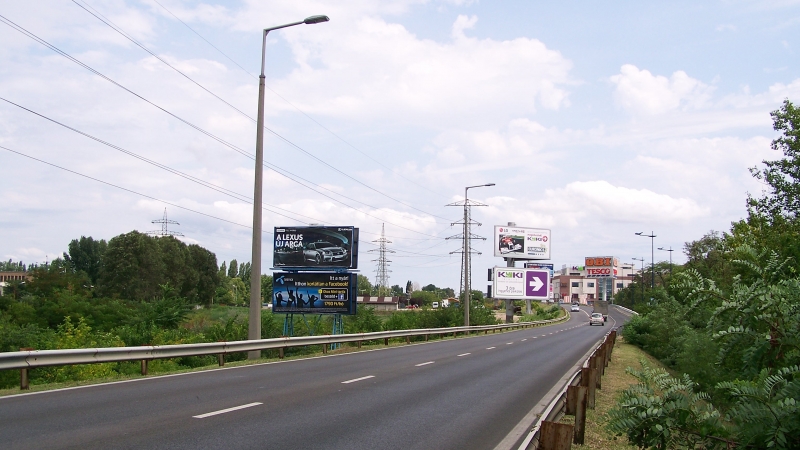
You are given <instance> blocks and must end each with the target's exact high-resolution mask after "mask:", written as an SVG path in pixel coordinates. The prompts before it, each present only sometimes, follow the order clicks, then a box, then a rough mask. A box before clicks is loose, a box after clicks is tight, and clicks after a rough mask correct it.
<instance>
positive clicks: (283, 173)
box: [0, 15, 441, 239]
mask: <svg viewBox="0 0 800 450" xmlns="http://www.w3.org/2000/svg"><path fill="white" fill-rule="evenodd" d="M0 22H3V23H5V24H6V25H8V26H10V27H12V28H14V29H15V30H17V31H19V32H20V33H22V34H24V35H26V36H28V37H29V38H31V39H33V40H35V41H37V42H39V43H40V44H42V45H44V46H46V47H48V48H49V49H51V50H53V51H54V52H56V53H58V54H60V55H62V56H64V57H65V58H67V59H69V60H70V61H72V62H74V63H76V64H78V65H80V66H81V67H83V68H85V69H86V70H89V71H90V72H92V73H94V74H95V75H97V76H99V77H101V78H103V79H105V80H107V81H108V82H110V83H112V84H114V85H115V86H117V87H119V88H121V89H123V90H125V91H126V92H128V93H130V94H132V95H134V96H135V97H137V98H139V99H141V100H142V101H144V102H146V103H148V104H150V105H152V106H153V107H155V108H157V109H159V110H161V111H163V112H164V113H166V114H168V115H170V116H171V117H174V118H175V119H178V120H179V121H181V122H183V123H185V124H186V125H188V126H190V127H192V128H194V129H195V130H198V131H200V132H201V133H203V134H205V135H207V136H209V137H211V138H212V139H214V140H216V141H217V142H219V143H221V144H223V145H225V146H226V147H228V148H230V149H232V150H234V151H236V152H237V153H239V154H241V155H244V156H245V157H247V158H249V159H251V160H252V159H255V158H254V157H253V156H252V155H250V154H249V153H247V152H246V151H244V150H242V149H241V148H239V147H237V146H235V145H234V144H231V143H229V142H227V141H225V140H224V139H222V138H220V137H218V136H216V135H214V134H213V133H210V132H208V131H206V130H204V129H203V128H201V127H199V126H197V125H195V124H193V123H191V122H189V121H187V120H185V119H183V118H181V117H180V116H177V115H176V114H173V113H172V112H170V111H168V110H167V109H165V108H162V107H161V106H159V105H157V104H155V103H153V102H151V101H150V100H148V99H146V98H144V97H143V96H141V95H139V94H137V93H136V92H134V91H131V90H130V89H128V88H126V87H125V86H123V85H121V84H119V83H118V82H116V81H114V80H113V79H111V78H109V77H107V76H106V75H104V74H102V73H101V72H99V71H97V70H95V69H94V68H92V67H91V66H89V65H87V64H85V63H83V62H82V61H80V60H78V59H76V58H74V57H72V56H71V55H69V54H68V53H66V52H64V51H62V50H61V49H59V48H58V47H56V46H54V45H52V44H50V43H49V42H47V41H45V40H44V39H41V38H39V37H38V36H36V35H35V34H33V33H32V32H30V31H28V30H26V29H25V28H23V27H21V26H20V25H18V24H16V23H14V22H13V21H11V20H10V19H8V18H6V17H4V16H2V15H0ZM3 100H5V99H3ZM6 101H8V100H6ZM8 102H9V103H11V104H13V105H15V106H17V107H20V108H22V109H25V110H26V111H29V112H31V113H33V114H36V115H38V116H40V117H42V118H45V119H47V120H50V121H52V122H54V123H57V124H59V125H61V126H64V127H65V128H68V129H70V130H72V131H75V132H77V133H80V134H83V135H85V136H87V137H90V138H92V139H94V140H96V141H98V142H102V143H104V144H107V145H110V144H108V143H106V142H105V141H102V140H100V139H98V138H95V137H93V136H90V135H88V134H86V133H83V132H81V131H79V130H76V129H73V128H71V127H68V126H66V125H64V124H62V123H60V122H58V121H55V120H53V119H50V118H49V117H46V116H44V115H42V114H39V113H36V112H34V111H31V110H29V109H27V108H25V107H22V106H20V105H17V104H16V103H13V102H10V101H8ZM110 146H112V148H116V149H117V150H120V151H123V152H127V151H126V150H124V149H121V148H119V147H116V146H113V145H110ZM134 155H135V154H134ZM132 156H133V155H132ZM135 157H138V158H139V159H142V158H141V157H139V156H138V155H136V156H135ZM145 159H146V158H145ZM264 165H265V166H266V167H269V168H271V169H273V170H274V171H275V172H276V173H278V174H279V175H281V176H283V177H285V178H287V179H289V180H291V181H293V182H295V183H297V184H299V185H301V186H303V187H305V188H307V189H310V190H312V191H314V192H316V193H318V194H320V195H322V196H324V197H326V198H328V199H330V200H333V201H335V202H337V203H340V204H341V205H343V206H345V207H347V208H350V209H353V210H355V211H358V212H360V213H362V214H365V215H367V216H370V217H373V218H375V219H377V220H381V221H385V220H384V219H382V218H380V217H376V216H373V215H371V214H369V213H366V212H363V211H361V210H359V209H357V208H354V207H353V206H351V205H348V204H346V203H344V202H342V201H340V200H338V199H336V198H333V197H331V196H329V195H326V194H324V193H322V192H320V191H318V190H316V189H314V188H312V187H310V186H308V185H307V184H304V183H301V182H299V181H298V180H297V179H300V180H303V181H305V182H306V183H309V184H311V185H313V186H316V187H318V188H320V189H324V190H326V191H329V192H331V193H334V194H336V195H339V196H341V197H344V198H346V199H348V200H351V201H354V202H356V203H360V204H362V205H364V206H367V207H369V208H372V209H375V210H379V209H380V208H377V207H375V206H372V205H370V204H367V203H364V202H362V201H360V200H356V199H354V198H351V197H348V196H346V195H343V194H339V193H336V192H334V191H332V190H331V189H328V188H326V187H324V186H321V185H318V184H316V183H314V182H312V181H310V180H307V179H305V178H303V177H301V176H299V175H296V174H294V173H292V172H290V171H288V170H286V169H283V168H282V167H279V166H276V165H274V164H271V163H267V162H264ZM287 174H288V175H287ZM181 176H184V177H191V176H190V175H186V174H184V175H181ZM292 177H295V178H297V179H295V178H292ZM201 181H202V180H201ZM204 183H205V182H204ZM217 187H219V186H217ZM219 189H223V190H227V189H225V188H222V187H219ZM215 190H216V189H215ZM228 192H232V193H233V191H228ZM233 194H236V195H240V196H241V195H242V194H238V193H233ZM226 195H230V194H226ZM245 198H246V199H247V200H248V201H250V202H252V197H245ZM240 200H241V199H240ZM270 206H272V207H274V208H278V209H282V210H284V211H287V212H290V213H291V214H295V215H297V216H301V217H306V218H309V219H312V220H314V221H316V222H321V223H328V222H326V221H324V220H322V219H316V218H313V217H309V216H305V215H302V214H299V213H295V212H292V211H289V210H286V209H284V208H280V207H277V206H274V205H270ZM268 211H270V210H268ZM270 212H274V213H276V214H279V215H281V216H284V217H287V218H289V219H292V220H297V219H295V218H292V217H289V216H285V215H283V214H280V213H277V212H275V211H270ZM392 213H394V214H402V213H401V212H394V211H392ZM299 222H302V221H299ZM386 223H390V224H391V225H394V226H397V227H399V228H403V229H406V230H409V231H412V232H415V233H419V234H423V235H424V236H431V235H427V234H425V233H420V232H417V231H415V230H411V229H409V228H406V227H403V226H400V225H397V224H394V223H392V222H388V221H387V222H386ZM366 233H369V232H366ZM374 234H376V235H377V233H374ZM431 237H433V238H436V239H441V238H439V237H438V236H431ZM407 239H408V238H407Z"/></svg>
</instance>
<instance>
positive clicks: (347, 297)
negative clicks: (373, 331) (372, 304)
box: [272, 272, 357, 315]
mask: <svg viewBox="0 0 800 450" xmlns="http://www.w3.org/2000/svg"><path fill="white" fill-rule="evenodd" d="M356 284H357V274H355V273H345V272H338V273H337V272H305V273H295V272H292V273H289V272H276V273H274V274H273V282H272V312H274V313H285V314H294V313H298V314H300V313H305V314H348V315H353V314H355V313H356Z"/></svg>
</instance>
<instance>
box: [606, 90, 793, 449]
mask: <svg viewBox="0 0 800 450" xmlns="http://www.w3.org/2000/svg"><path fill="white" fill-rule="evenodd" d="M771 115H772V119H773V127H774V129H775V130H776V131H778V132H779V133H780V137H778V138H777V139H775V140H774V141H772V148H773V149H774V150H776V151H779V152H781V153H782V155H783V157H782V158H781V159H778V160H774V161H764V162H763V163H764V168H762V169H757V168H752V169H750V171H751V173H752V175H753V176H754V177H755V178H756V179H758V180H760V181H762V182H763V183H764V184H765V185H766V186H767V190H766V191H765V192H764V193H763V195H762V196H760V197H752V196H748V198H747V200H746V205H747V217H746V218H744V219H742V220H739V221H736V222H734V223H732V224H731V228H730V230H728V231H725V232H716V231H711V232H709V233H707V234H706V235H705V236H703V237H701V238H700V239H698V240H696V241H692V242H688V243H686V245H685V246H684V248H683V251H684V253H685V255H686V257H687V262H686V263H685V264H682V265H676V266H674V267H669V268H668V267H666V265H665V264H660V265H659V266H658V267H655V268H651V269H655V270H656V272H657V276H658V283H657V284H656V286H655V288H651V287H650V286H649V285H648V283H647V281H649V280H648V279H647V278H649V277H646V279H645V280H641V279H640V280H637V283H634V284H632V285H631V286H629V287H627V288H626V289H624V290H623V291H622V292H621V293H620V294H618V295H617V296H615V301H617V302H618V303H623V304H626V305H628V306H631V307H633V308H634V309H635V310H636V311H637V312H639V313H640V315H639V316H634V317H633V318H632V319H631V320H630V322H628V323H627V324H626V325H625V327H624V330H623V336H624V338H625V340H626V341H628V342H630V343H632V344H634V345H637V346H639V347H641V348H642V349H644V350H645V351H646V352H648V353H649V354H651V355H653V356H655V357H656V358H657V359H659V360H660V361H661V362H662V363H664V364H665V365H666V366H667V367H668V368H669V369H670V370H672V371H674V372H675V373H677V374H678V375H676V376H673V375H670V374H669V373H668V372H665V371H663V370H658V369H655V368H652V367H649V366H647V365H646V364H643V367H642V368H641V369H632V368H629V372H630V373H631V374H633V375H634V376H635V377H636V378H637V379H638V380H639V382H638V384H637V385H635V386H631V387H630V388H628V389H627V390H625V392H624V394H623V396H622V398H621V400H620V401H619V403H618V404H617V405H616V407H615V408H614V410H613V411H612V412H611V414H610V425H609V427H610V429H611V430H612V431H614V432H615V433H617V434H619V435H626V436H627V437H628V439H629V441H630V442H631V443H633V444H634V445H637V446H639V447H642V448H720V449H721V448H732V447H742V448H745V447H747V448H765V449H766V448H774V449H790V448H800V216H798V211H800V209H798V207H800V109H798V108H797V107H796V106H795V105H794V104H793V103H792V102H790V101H789V100H786V101H784V103H783V105H782V106H781V108H779V109H778V110H776V111H773V112H772V114H771ZM648 275H649V272H648ZM642 282H644V283H645V285H644V286H643V285H642V284H641V283H642ZM643 288H644V291H642V289H643Z"/></svg>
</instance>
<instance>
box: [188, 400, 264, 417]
mask: <svg viewBox="0 0 800 450" xmlns="http://www.w3.org/2000/svg"><path fill="white" fill-rule="evenodd" d="M258 405H263V403H261V402H255V403H248V404H246V405H241V406H234V407H233V408H226V409H220V410H219V411H213V412H210V413H205V414H200V415H199V416H192V417H194V418H195V419H205V418H206V417H211V416H216V415H217V414H225V413H229V412H231V411H236V410H239V409H245V408H250V407H253V406H258Z"/></svg>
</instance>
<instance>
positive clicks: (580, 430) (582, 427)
mask: <svg viewBox="0 0 800 450" xmlns="http://www.w3.org/2000/svg"><path fill="white" fill-rule="evenodd" d="M573 387H574V388H575V390H576V391H577V392H576V394H575V397H576V399H575V400H576V402H575V437H574V439H573V441H572V442H573V443H574V444H581V445H583V441H584V437H585V435H586V401H587V397H588V388H587V387H586V386H570V389H572V388H573Z"/></svg>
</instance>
